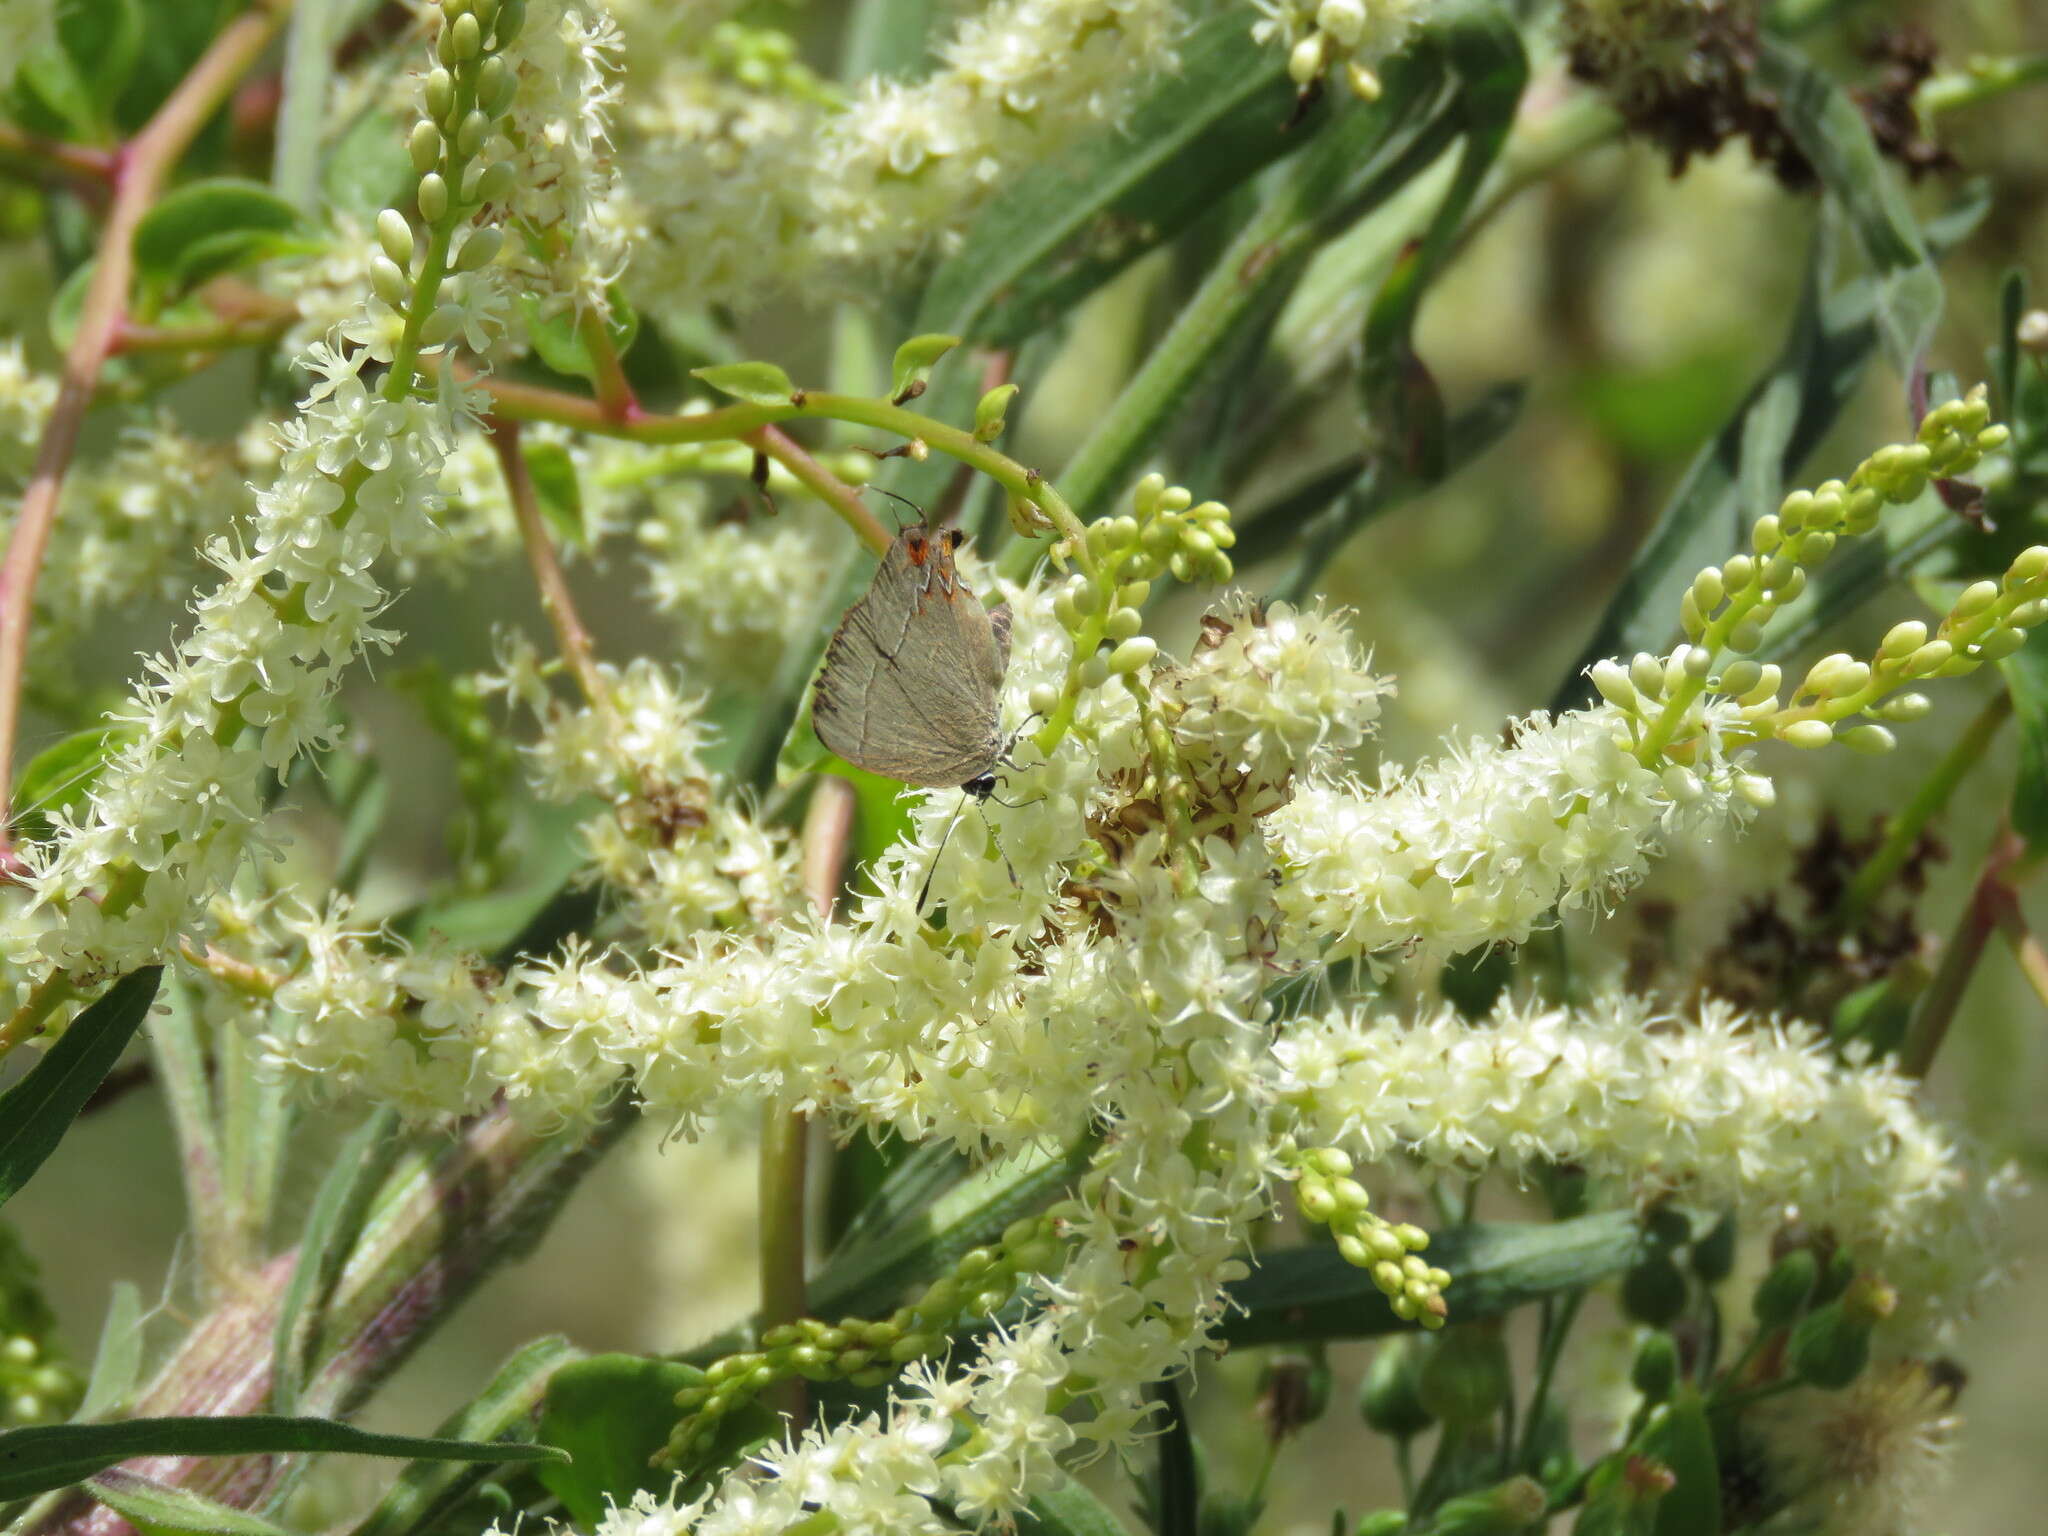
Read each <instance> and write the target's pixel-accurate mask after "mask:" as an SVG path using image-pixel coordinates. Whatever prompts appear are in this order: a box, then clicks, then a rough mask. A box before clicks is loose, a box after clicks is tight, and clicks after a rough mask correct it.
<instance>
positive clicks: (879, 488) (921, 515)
mask: <svg viewBox="0 0 2048 1536" xmlns="http://www.w3.org/2000/svg"><path fill="white" fill-rule="evenodd" d="M857 489H859V490H863V491H880V492H881V493H882V494H883V495H884V496H887V497H890V498H891V499H893V500H896V501H900V502H902V503H903V505H905V506H906V507H908V508H910V510H911V511H913V512H915V513H916V514H917V520H918V521H919V522H920V523H923V522H928V521H929V519H928V518H926V517H925V515H924V508H923V507H920V506H919V505H918V504H917V503H916V502H914V501H912V500H911V499H910V498H909V497H908V496H898V495H897V494H896V493H895V492H894V491H892V490H890V489H889V488H888V487H887V486H886V485H863V486H860V487H858V488H857Z"/></svg>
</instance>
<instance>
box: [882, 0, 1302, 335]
mask: <svg viewBox="0 0 2048 1536" xmlns="http://www.w3.org/2000/svg"><path fill="white" fill-rule="evenodd" d="M1176 52H1177V53H1178V54H1179V58H1180V67H1179V68H1178V69H1177V70H1176V71H1175V72H1174V73H1173V74H1172V75H1171V76H1170V77H1169V78H1167V79H1166V80H1164V81H1162V82H1161V84H1160V85H1159V87H1158V89H1156V90H1155V91H1154V92H1153V93H1152V94H1151V95H1150V96H1149V97H1147V98H1146V99H1145V100H1144V101H1143V102H1142V103H1140V104H1139V106H1138V107H1137V108H1136V110H1135V111H1133V112H1132V114H1131V117H1130V121H1129V123H1128V124H1127V125H1126V127H1125V129H1124V131H1123V132H1121V133H1116V134H1104V135H1099V136H1097V137H1096V138H1095V139H1093V140H1092V141H1091V142H1089V143H1088V144H1087V145H1085V146H1084V147H1082V148H1081V149H1079V150H1077V151H1076V152H1075V153H1074V154H1073V155H1072V156H1070V157H1068V158H1066V159H1064V160H1061V161H1058V162H1056V163H1054V164H1051V165H1046V166H1041V167H1038V168H1036V169H1034V170H1031V171H1027V172H1026V173H1024V174H1023V175H1021V176H1019V177H1017V178H1016V180H1015V181H1014V182H1012V183H1011V184H1010V185H1009V186H1008V187H1007V188H1006V189H1005V190H1004V191H1003V193H1002V194H1001V195H1000V196H999V197H997V198H996V199H995V200H994V201H993V202H991V203H990V204H989V205H988V206H987V207H986V208H984V209H983V210H982V211H981V212H980V213H979V214H978V215H977V216H976V217H975V220H974V222H973V224H972V225H970V226H969V228H968V231H967V237H966V240H965V242H964V243H963V244H962V245H961V247H960V249H959V250H958V251H957V252H956V253H955V254H954V255H953V256H952V257H951V258H949V259H948V260H947V261H946V262H945V263H943V264H942V265H941V266H940V267H939V269H938V270H937V271H936V272H935V273H933V275H932V279H931V282H930V283H929V284H928V285H927V286H926V288H925V294H924V300H923V302H922V304H921V305H920V306H919V309H918V322H917V323H918V326H919V328H920V329H923V330H931V331H945V332H950V333H952V334H956V335H960V336H965V337H969V338H971V339H972V340H974V341H977V342H983V343H986V344H988V345H990V346H1001V347H1011V346H1015V345H1017V344H1018V343H1019V342H1021V341H1023V340H1024V339H1025V338H1026V337H1028V336H1030V335H1032V334H1033V333H1034V332H1036V331H1038V330H1040V329H1042V328H1044V327H1045V326H1046V325H1047V324H1048V323H1050V322H1051V321H1052V320H1054V319H1056V318H1058V317H1059V316H1061V315H1063V314H1067V313H1071V311H1072V309H1073V307H1074V306H1075V305H1076V304H1077V303H1079V302H1080V300H1081V299H1082V298H1083V297H1084V296H1085V295H1087V294H1088V293H1090V292H1092V291H1094V290H1095V289H1096V288H1097V287H1099V286H1101V285H1102V284H1103V283H1105V282H1107V281H1108V280H1109V279H1110V278H1111V277H1114V276H1115V275H1116V274H1117V273H1118V272H1120V271H1122V270H1123V268H1124V267H1125V266H1127V265H1129V264H1130V263H1131V262H1132V261H1135V260H1136V259H1137V258H1138V257H1139V256H1142V255H1143V254H1144V253H1145V252H1146V251H1148V250H1152V249H1154V248H1156V247H1157V246H1158V245H1159V244H1161V243H1162V242H1164V241H1167V240H1171V239H1172V238H1173V237H1174V236H1175V235H1177V234H1179V233H1180V232H1181V231H1182V230H1184V229H1186V228H1187V227H1188V226H1189V225H1190V224H1192V223H1193V222H1194V221H1195V220H1196V219H1198V218H1199V217H1201V216H1202V215H1203V214H1205V213H1207V212H1208V211H1209V210H1210V209H1212V208H1213V207H1214V206H1215V205H1216V203H1217V201H1218V200H1219V199H1221V198H1222V197H1224V196H1225V195H1226V194H1227V193H1228V192H1229V191H1230V190H1231V189H1232V188H1233V187H1236V186H1238V185H1240V184H1242V183H1243V182H1244V181H1246V180H1247V179H1249V178H1250V177H1251V176H1253V175H1254V174H1256V173H1257V172H1258V171H1259V170H1261V169H1263V168H1264V167H1265V166H1267V165H1270V164H1271V163H1272V162H1273V161H1275V160H1277V159H1279V158H1280V157H1282V156H1283V155H1287V154H1291V153H1292V152H1293V151H1295V150H1297V149H1299V148H1300V147H1301V146H1302V145H1303V144H1305V143H1307V142H1309V141H1310V140H1311V139H1312V138H1313V136H1314V134H1315V132H1316V130H1317V129H1318V128H1320V127H1321V126H1322V124H1323V123H1324V122H1326V121H1328V119H1329V117H1330V115H1331V114H1329V113H1327V112H1319V113H1317V114H1315V115H1313V116H1312V117H1311V118H1310V119H1308V120H1305V121H1303V122H1301V123H1298V124H1296V125H1295V126H1294V127H1293V128H1291V129H1290V128H1288V127H1287V126H1286V124H1287V122H1288V119H1289V118H1290V117H1291V116H1292V114H1293V110H1294V101H1295V91H1294V86H1293V84H1292V82H1290V81H1289V80H1288V78H1287V69H1286V59H1285V56H1284V55H1283V54H1282V53H1280V52H1279V51H1278V50H1275V49H1270V48H1260V47H1257V46H1255V45H1254V44H1253V43H1252V42H1251V40H1250V38H1249V37H1248V36H1247V34H1246V29H1245V27H1244V25H1243V22H1242V20H1241V18H1239V17H1237V16H1235V15H1230V16H1217V17H1215V18H1213V19H1211V20H1209V21H1206V22H1204V23H1203V24H1202V25H1201V26H1199V27H1197V28H1196V29H1195V30H1194V31H1193V32H1191V33H1190V34H1189V35H1188V36H1187V37H1186V38H1185V39H1184V40H1182V41H1181V43H1180V44H1179V46H1178V48H1177V49H1176Z"/></svg>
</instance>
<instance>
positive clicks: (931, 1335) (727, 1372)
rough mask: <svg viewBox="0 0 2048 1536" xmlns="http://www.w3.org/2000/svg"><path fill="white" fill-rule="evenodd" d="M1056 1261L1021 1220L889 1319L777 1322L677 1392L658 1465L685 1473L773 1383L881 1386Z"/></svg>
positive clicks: (1056, 1247) (1051, 1243) (1041, 1221)
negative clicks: (731, 1417)
mask: <svg viewBox="0 0 2048 1536" xmlns="http://www.w3.org/2000/svg"><path fill="white" fill-rule="evenodd" d="M1060 1254H1061V1243H1060V1240H1059V1238H1058V1237H1057V1236H1056V1235H1055V1232H1054V1226H1053V1221H1052V1218H1050V1217H1047V1216H1027V1217H1023V1218H1021V1219H1019V1220H1017V1221H1013V1222H1012V1223H1010V1225H1009V1226H1008V1227H1006V1228H1005V1229H1004V1230H1003V1235H1002V1237H1001V1238H1000V1239H998V1240H997V1242H996V1243H995V1244H993V1245H992V1246H989V1247H984V1248H971V1249H969V1250H968V1251H967V1252H966V1253H965V1254H963V1255H961V1258H960V1261H959V1262H958V1263H957V1264H955V1265H954V1266H953V1268H952V1271H951V1272H950V1273H948V1274H944V1275H941V1276H940V1277H939V1278H938V1279H936V1280H934V1281H933V1282H932V1283H931V1284H930V1285H928V1286H926V1287H925V1290H924V1294H923V1295H921V1296H919V1297H918V1298H917V1300H916V1301H913V1302H911V1303H909V1304H908V1305H906V1306H901V1307H898V1308H897V1309H896V1310H895V1311H894V1312H892V1313H890V1314H889V1316H887V1317H884V1318H860V1317H853V1318H845V1319H842V1320H841V1321H839V1322H836V1323H828V1322H824V1321H821V1320H820V1319H818V1318H811V1317H806V1318H799V1319H797V1320H796V1321H794V1322H788V1323H779V1324H777V1325H776V1326H775V1327H773V1328H770V1329H769V1330H768V1331H767V1332H766V1333H764V1334H762V1335H761V1347H760V1348H759V1349H753V1350H746V1351H743V1352H742V1353H739V1354H734V1355H727V1356H726V1357H725V1358H724V1359H722V1360H719V1361H718V1362H716V1363H715V1364H714V1365H712V1366H711V1367H710V1368H708V1369H707V1370H706V1371H705V1373H704V1380H703V1381H702V1382H700V1383H698V1384H696V1385H694V1386H689V1387H685V1388H684V1389H683V1390H682V1391H681V1392H678V1393H677V1394H676V1407H677V1408H679V1409H681V1410H682V1418H681V1419H680V1420H679V1421H678V1422H677V1424H676V1427H675V1428H674V1429H673V1430H672V1431H671V1432H670V1434H669V1439H668V1446H667V1448H666V1450H665V1451H664V1452H663V1453H662V1459H663V1460H664V1462H665V1463H666V1464H667V1465H669V1466H674V1467H682V1466H687V1465H688V1464H689V1461H690V1458H691V1457H692V1456H693V1455H694V1454H695V1453H696V1452H698V1451H699V1450H701V1449H702V1448H703V1447H705V1446H706V1445H708V1444H710V1443H711V1440H712V1438H713V1437H714V1436H715V1435H716V1434H717V1433H718V1428H719V1425H720V1424H721V1423H722V1422H723V1421H724V1419H725V1417H726V1416H727V1415H728V1414H730V1413H731V1412H732V1411H733V1410H734V1409H736V1408H738V1407H740V1406H742V1405H743V1404H745V1403H748V1402H751V1401H753V1399H755V1398H756V1397H758V1396H760V1395H761V1393H763V1392H765V1391H767V1390H768V1389H769V1388H770V1387H772V1386H774V1385H775V1384H776V1383H777V1382H782V1381H788V1380H790V1379H791V1378H792V1377H802V1378H803V1379H804V1380H806V1381H844V1382H848V1383H851V1384H852V1385H854V1386H857V1387H874V1386H880V1385H881V1384H882V1383H883V1382H885V1381H888V1380H890V1379H892V1378H893V1377H894V1376H896V1374H897V1373H898V1372H899V1371H901V1369H902V1368H903V1367H904V1366H905V1365H906V1364H908V1363H909V1362H910V1361H912V1360H920V1359H924V1358H925V1357H927V1356H930V1355H936V1354H939V1353H941V1352H942V1351H944V1350H945V1349H946V1348H948V1347H949V1345H950V1344H951V1342H952V1336H953V1333H954V1332H955V1330H957V1329H958V1328H959V1327H960V1326H961V1324H962V1323H963V1322H965V1321H966V1320H967V1319H969V1318H988V1317H994V1316H995V1315H996V1314H997V1313H998V1312H1000V1311H1002V1309H1003V1308H1004V1307H1005V1306H1007V1305H1008V1304H1009V1303H1010V1300H1011V1298H1013V1297H1014V1296H1015V1295H1016V1294H1017V1290H1018V1287H1019V1285H1020V1284H1022V1282H1023V1281H1025V1280H1026V1279H1028V1278H1029V1277H1030V1276H1032V1275H1034V1274H1040V1273H1044V1272H1047V1271H1050V1270H1054V1269H1056V1268H1057V1267H1058V1263H1059V1259H1060Z"/></svg>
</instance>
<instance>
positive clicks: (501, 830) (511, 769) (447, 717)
mask: <svg viewBox="0 0 2048 1536" xmlns="http://www.w3.org/2000/svg"><path fill="white" fill-rule="evenodd" d="M397 681H398V686H399V687H400V688H401V689H403V690H404V691H405V692H406V693H409V694H410V695H412V698H413V701H414V702H415V703H417V704H418V705H419V707H420V711H421V713H423V714H424V715H425V716H426V717H427V724H428V725H429V726H430V727H432V729H433V731H434V734H435V735H437V736H439V737H440V738H441V739H442V740H443V741H445V742H447V743H448V745H449V746H450V747H451V748H452V749H453V750H454V753H455V783H456V788H457V790H458V791H459V793H460V794H461V797H462V814H461V815H460V816H458V817H457V818H455V819H454V820H453V821H452V822H451V823H450V824H449V827H448V855H449V857H450V858H451V859H453V860H454V862H455V878H456V882H457V884H458V885H459V886H460V887H461V888H462V890H464V891H465V892H470V893H481V892H483V891H487V890H490V889H492V888H494V887H495V886H496V885H497V883H498V881H499V880H500V879H501V878H502V877H503V876H504V875H505V874H506V872H507V868H508V865H509V861H510V859H509V852H508V850H507V847H506V835H507V833H508V832H509V831H510V829H511V825H512V801H511V795H510V790H511V788H512V786H514V785H516V784H518V783H519V782H520V772H519V749H518V748H517V747H515V746H514V745H513V744H512V742H511V740H510V739H509V738H508V737H507V736H506V735H505V733H504V732H503V731H500V730H499V729H497V727H496V726H494V725H493V724H492V722H491V717H490V713H489V711H488V710H487V709H486V708H485V705H484V695H483V689H482V688H481V687H480V686H479V685H478V683H477V680H476V679H475V678H474V677H473V676H470V675H469V674H467V673H465V674H463V675H462V676H460V677H450V676H448V674H447V673H445V672H443V671H442V670H441V669H440V668H439V667H438V666H435V665H434V664H433V663H431V662H427V663H423V664H421V665H419V666H416V667H409V668H407V669H406V670H405V671H404V672H402V673H400V674H399V676H398V679H397Z"/></svg>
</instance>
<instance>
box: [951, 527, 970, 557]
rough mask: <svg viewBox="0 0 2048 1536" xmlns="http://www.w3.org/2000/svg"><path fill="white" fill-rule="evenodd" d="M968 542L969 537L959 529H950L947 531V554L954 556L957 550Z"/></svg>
mask: <svg viewBox="0 0 2048 1536" xmlns="http://www.w3.org/2000/svg"><path fill="white" fill-rule="evenodd" d="M966 542H967V535H966V534H965V533H962V532H961V531H960V530H959V529H958V528H948V529H947V530H946V553H947V554H949V555H950V554H952V553H953V552H954V551H955V550H957V549H958V548H959V547H960V546H961V545H962V544H965V543H966Z"/></svg>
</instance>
